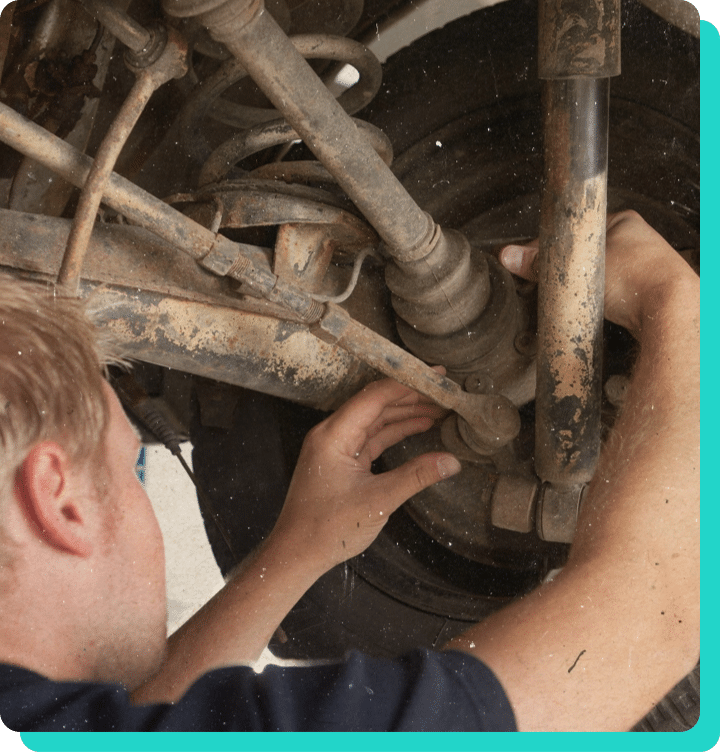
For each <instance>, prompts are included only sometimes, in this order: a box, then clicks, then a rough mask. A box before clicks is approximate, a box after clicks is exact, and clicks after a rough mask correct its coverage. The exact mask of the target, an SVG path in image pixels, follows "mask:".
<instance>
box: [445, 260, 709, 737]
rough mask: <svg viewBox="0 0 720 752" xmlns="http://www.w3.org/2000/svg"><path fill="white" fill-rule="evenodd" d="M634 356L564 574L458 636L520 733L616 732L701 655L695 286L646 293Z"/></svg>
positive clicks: (678, 282)
mask: <svg viewBox="0 0 720 752" xmlns="http://www.w3.org/2000/svg"><path fill="white" fill-rule="evenodd" d="M642 310H643V315H642V319H641V321H640V329H639V336H640V339H641V353H640V356H639V359H638V362H637V364H636V370H635V373H634V376H633V380H632V384H631V389H630V392H629V395H628V398H627V400H626V404H625V409H624V411H623V413H622V415H621V417H620V418H619V420H618V422H617V425H616V426H615V428H614V431H613V436H612V438H611V440H610V441H609V443H608V445H607V446H606V447H605V448H604V450H603V454H602V458H601V465H600V468H599V470H598V473H597V474H596V477H595V479H594V480H593V483H592V486H591V488H590V490H589V492H588V495H587V501H586V502H585V505H584V508H583V510H582V511H581V515H580V520H579V526H578V532H577V535H576V539H575V542H574V544H573V548H572V551H571V554H570V558H569V561H568V564H567V566H566V567H565V568H564V569H563V571H562V572H561V573H560V575H559V576H558V577H557V578H556V579H555V581H553V582H551V583H548V584H546V585H543V586H542V587H541V588H539V589H538V590H536V591H535V592H533V593H531V594H530V595H529V596H528V597H526V598H523V599H521V600H520V601H517V602H515V603H514V604H512V605H511V606H510V607H508V608H506V609H503V610H502V611H500V612H498V613H497V614H495V615H493V616H491V617H490V618H489V619H487V620H486V621H484V622H483V623H481V624H479V625H477V626H476V627H475V628H473V629H471V630H470V631H469V632H468V633H466V634H465V635H464V636H463V637H461V638H459V639H457V640H454V641H453V642H452V643H451V644H450V646H449V647H455V648H459V649H463V650H467V651H469V652H473V653H474V654H476V655H477V656H478V657H480V658H481V659H483V660H485V661H486V662H487V663H488V664H489V665H490V667H491V668H493V669H494V670H495V671H496V673H497V674H498V676H499V677H500V680H501V681H502V682H503V683H504V685H505V687H506V690H507V691H508V695H509V697H510V699H511V702H512V703H513V706H514V708H515V712H516V714H517V716H518V723H519V726H520V728H521V729H525V730H530V729H535V730H555V729H557V730H571V729H576V730H624V729H627V728H629V727H630V726H631V725H632V724H633V723H634V722H635V721H637V720H638V719H639V718H640V717H641V716H642V715H643V714H644V713H645V712H647V710H649V708H650V707H651V706H652V704H653V703H654V702H657V701H658V700H660V699H661V697H662V695H663V694H664V693H665V692H666V691H668V690H669V689H671V688H672V686H673V684H674V683H675V682H676V681H678V680H679V679H680V678H681V677H682V675H683V672H687V671H689V670H690V669H691V668H692V667H693V665H694V662H695V660H696V659H697V655H698V652H699V645H698V636H699V609H698V600H699V519H698V518H699V281H698V280H697V279H696V278H695V277H692V276H689V275H682V276H680V277H679V278H678V279H674V280H672V284H668V285H667V286H665V287H662V288H657V289H656V290H655V291H654V292H653V293H652V294H650V295H648V296H647V300H646V301H645V303H644V305H643V307H642Z"/></svg>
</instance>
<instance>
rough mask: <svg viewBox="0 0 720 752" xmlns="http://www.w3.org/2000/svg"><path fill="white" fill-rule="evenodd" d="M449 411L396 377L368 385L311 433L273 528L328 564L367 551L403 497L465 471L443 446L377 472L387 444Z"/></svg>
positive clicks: (333, 563)
mask: <svg viewBox="0 0 720 752" xmlns="http://www.w3.org/2000/svg"><path fill="white" fill-rule="evenodd" d="M443 414H444V411H443V410H442V409H441V408H439V407H437V406H436V405H433V404H432V403H429V402H427V401H426V400H424V399H423V398H421V397H420V396H419V395H418V394H417V393H415V392H413V391H411V390H410V389H408V388H407V387H404V386H402V385H401V384H398V383H397V382H395V381H392V380H390V379H385V380H382V381H376V382H374V383H372V384H370V385H369V386H367V387H365V389H363V390H362V392H360V393H359V394H357V395H356V396H355V397H353V398H352V399H351V400H350V401H349V402H347V403H346V404H345V405H343V407H341V408H340V409H339V410H338V411H337V412H336V413H334V414H333V415H332V416H330V417H329V418H328V419H327V420H325V421H323V422H322V423H320V424H319V425H318V426H316V427H315V428H313V429H312V430H311V431H310V433H309V434H308V436H307V438H306V439H305V442H304V444H303V448H302V451H301V452H300V458H299V459H298V463H297V467H296V469H295V473H294V474H293V477H292V481H291V483H290V489H289V491H288V495H287V498H286V501H285V505H284V507H283V510H282V513H281V515H280V518H279V520H278V522H277V525H276V526H275V530H273V533H272V535H273V536H276V535H282V536H290V537H292V538H294V539H295V540H297V542H298V545H299V546H303V547H305V548H306V549H308V553H309V554H312V555H315V556H317V557H321V559H322V562H321V563H322V565H323V568H327V569H329V568H331V567H332V566H334V565H335V564H337V563H339V562H341V561H345V560H346V559H349V558H351V557H352V556H356V555H357V554H359V553H361V552H362V551H364V550H365V549H366V548H367V547H368V546H369V545H370V544H371V543H372V542H373V540H375V538H376V537H377V535H378V533H379V532H380V530H381V529H382V527H383V526H384V525H385V523H386V522H387V520H388V517H389V516H390V515H391V514H392V512H394V511H395V510H396V509H397V508H398V507H399V506H400V505H401V504H402V503H403V502H405V501H406V500H407V499H409V498H410V497H411V496H413V495H414V494H416V493H418V492H419V491H422V490H423V489H424V488H427V486H430V485H432V484H433V483H436V482H437V481H439V480H442V479H443V478H446V477H449V476H451V475H454V474H455V473H457V472H459V471H460V463H459V462H458V461H457V460H456V459H455V457H454V456H453V455H451V454H448V453H446V452H438V453H433V454H425V455H422V456H420V457H416V458H415V459H413V460H410V461H409V462H407V463H406V464H404V465H403V466H401V467H399V468H396V469H395V470H391V471H389V472H386V473H382V474H380V475H374V474H373V473H372V472H371V464H372V462H373V460H375V459H377V458H378V457H379V456H380V454H382V452H384V451H385V449H387V448H388V447H390V446H392V445H393V444H396V443H397V442H398V441H401V440H402V439H404V438H406V437H407V436H410V435H412V434H416V433H420V432H422V431H426V430H427V429H428V428H430V426H432V424H433V423H434V421H435V420H436V419H438V418H440V417H442V415H443Z"/></svg>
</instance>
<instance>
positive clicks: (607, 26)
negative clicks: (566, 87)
mask: <svg viewBox="0 0 720 752" xmlns="http://www.w3.org/2000/svg"><path fill="white" fill-rule="evenodd" d="M538 9H539V13H538V68H539V75H540V78H544V79H558V78H576V77H578V76H590V77H592V78H610V77H611V76H619V75H620V21H621V18H620V0H539V6H538Z"/></svg>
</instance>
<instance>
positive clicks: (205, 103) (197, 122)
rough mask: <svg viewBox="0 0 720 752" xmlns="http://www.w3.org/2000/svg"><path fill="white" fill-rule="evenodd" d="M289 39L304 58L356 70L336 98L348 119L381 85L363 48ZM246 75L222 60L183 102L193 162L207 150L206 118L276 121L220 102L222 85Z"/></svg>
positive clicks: (237, 122) (269, 112) (260, 111)
mask: <svg viewBox="0 0 720 752" xmlns="http://www.w3.org/2000/svg"><path fill="white" fill-rule="evenodd" d="M290 41H291V42H292V44H293V45H294V46H295V48H296V49H297V51H298V53H299V54H300V55H302V56H303V57H304V58H312V59H315V58H320V59H323V60H336V61H338V62H344V63H346V64H348V65H352V66H353V67H354V68H355V69H356V70H357V71H358V73H359V76H360V77H359V79H358V81H357V83H355V84H354V85H353V86H352V87H350V88H349V89H347V90H345V91H343V92H342V93H341V94H340V95H339V97H338V100H337V101H338V104H339V105H341V106H342V108H343V109H344V110H345V111H346V112H347V113H348V114H349V115H354V114H355V113H356V112H358V111H359V110H361V109H362V108H363V107H364V106H365V105H367V104H368V103H369V102H370V101H372V99H373V97H374V96H375V94H377V92H378V89H379V88H380V84H381V83H382V67H381V65H380V63H379V62H378V60H377V58H376V57H375V55H373V53H372V52H370V50H368V49H367V47H365V46H364V45H362V44H360V43H359V42H355V41H353V40H351V39H344V38H342V37H332V36H327V35H320V34H305V35H297V36H293V37H290ZM247 75H248V73H247V71H246V69H245V66H244V65H243V63H242V62H240V61H239V60H237V59H234V58H233V59H230V60H227V61H226V62H224V63H223V64H222V65H221V66H220V67H219V68H218V70H216V71H215V72H214V73H212V74H211V75H210V76H208V77H207V78H206V79H205V80H204V81H202V82H201V83H200V84H198V86H196V87H195V88H194V89H193V91H192V93H191V94H190V96H189V97H188V99H187V100H186V102H185V105H184V107H183V109H182V112H181V114H180V130H181V133H182V139H183V142H184V143H185V146H186V148H187V149H188V151H189V153H190V154H192V155H193V156H194V157H195V158H196V159H198V160H203V159H205V158H206V157H207V155H208V154H209V152H210V147H209V146H208V145H207V141H206V139H205V136H204V134H203V128H202V124H203V121H204V119H205V117H206V116H210V117H212V118H213V119H215V120H218V121H219V122H222V123H225V124H226V125H230V126H232V127H234V128H242V129H244V128H249V127H252V126H255V125H259V124H261V123H266V122H269V121H272V120H276V119H277V118H278V117H280V113H279V112H278V110H276V109H272V108H265V107H251V106H249V105H243V104H239V103H236V102H232V101H229V100H227V99H221V98H220V97H221V95H222V94H223V93H224V92H225V91H226V90H227V88H228V87H230V86H232V85H233V84H236V83H237V82H239V81H241V80H242V79H243V78H245V77H246V76H247ZM293 138H297V136H293Z"/></svg>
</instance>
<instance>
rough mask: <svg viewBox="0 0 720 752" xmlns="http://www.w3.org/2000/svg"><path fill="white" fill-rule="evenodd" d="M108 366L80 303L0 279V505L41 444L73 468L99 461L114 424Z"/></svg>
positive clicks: (38, 288)
mask: <svg viewBox="0 0 720 752" xmlns="http://www.w3.org/2000/svg"><path fill="white" fill-rule="evenodd" d="M108 359H109V353H108V352H107V351H106V350H105V349H104V348H103V345H102V344H101V339H100V337H99V335H98V332H97V330H96V328H95V327H94V326H93V325H92V323H90V321H89V320H88V319H87V318H86V317H85V315H84V313H83V310H82V307H81V305H80V304H79V302H78V301H76V300H73V299H64V298H59V297H55V296H54V295H53V294H52V292H51V291H50V290H48V291H45V290H43V288H42V287H41V286H39V285H37V284H33V283H29V282H22V281H20V280H17V279H12V278H10V277H5V276H3V277H0V452H2V455H1V457H2V461H1V462H0V499H3V500H4V499H6V498H7V496H8V494H9V493H10V491H11V490H12V486H13V483H14V478H15V474H16V472H17V469H18V468H19V466H20V464H21V463H22V461H23V460H24V459H25V457H26V455H27V453H28V451H29V450H30V448H31V447H32V446H33V445H34V444H36V443H37V442H39V441H43V440H47V439H54V440H56V441H59V442H60V443H61V444H62V445H63V447H64V448H65V450H66V451H67V452H68V453H69V455H70V457H71V459H73V460H74V461H82V460H86V459H88V458H91V457H94V455H95V454H96V452H97V450H98V447H100V445H101V439H102V437H103V435H104V433H105V430H106V428H107V423H108V406H107V401H106V400H105V399H104V397H103V388H102V384H103V375H102V367H103V365H104V364H105V363H106V362H107V360H108Z"/></svg>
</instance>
